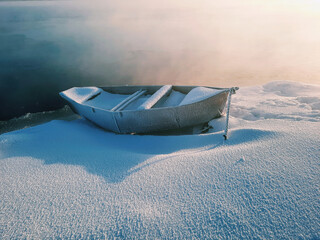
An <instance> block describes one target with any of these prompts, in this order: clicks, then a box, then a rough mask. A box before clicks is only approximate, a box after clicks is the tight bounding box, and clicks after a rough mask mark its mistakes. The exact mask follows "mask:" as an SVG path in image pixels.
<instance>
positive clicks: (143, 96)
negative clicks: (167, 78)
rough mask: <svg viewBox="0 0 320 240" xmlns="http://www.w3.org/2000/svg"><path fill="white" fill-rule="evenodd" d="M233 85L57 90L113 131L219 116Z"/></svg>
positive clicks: (76, 108) (183, 124) (182, 125)
mask: <svg viewBox="0 0 320 240" xmlns="http://www.w3.org/2000/svg"><path fill="white" fill-rule="evenodd" d="M235 90H236V89H235V88H213V87H196V86H172V85H165V86H113V87H101V88H98V87H73V88H70V89H68V90H66V91H63V92H61V93H60V95H61V96H62V97H63V98H64V99H66V100H67V101H68V103H69V105H70V106H71V108H72V109H73V111H74V112H76V113H78V114H79V115H81V116H82V117H84V118H86V119H88V120H90V121H91V122H93V123H95V124H96V125H98V126H100V127H102V128H104V129H106V130H109V131H113V132H116V133H148V132H156V131H164V130H171V129H179V128H185V127H191V126H195V125H199V124H203V123H206V122H208V121H210V120H211V119H213V118H217V117H220V116H221V114H222V112H223V109H224V107H225V105H226V101H227V98H228V94H231V93H234V92H235Z"/></svg>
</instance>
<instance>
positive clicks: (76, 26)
mask: <svg viewBox="0 0 320 240" xmlns="http://www.w3.org/2000/svg"><path fill="white" fill-rule="evenodd" d="M319 29H320V4H319V2H318V1H312V0H290V1H289V0H277V1H276V0H268V1H267V0H255V1H253V0H252V1H249V0H225V1H222V0H216V1H209V0H200V1H188V0H184V1H169V0H163V1H154V0H150V1H146V0H137V1H134V2H130V1H124V0H120V1H97V0H96V1H30V2H29V1H21V2H20V1H15V2H0V103H1V107H0V119H1V120H4V119H9V118H12V117H15V116H19V115H22V114H24V113H26V112H37V111H45V110H51V109H56V108H59V107H62V106H63V104H64V103H63V102H62V100H61V99H60V97H59V96H58V92H59V91H61V90H65V89H67V88H69V87H72V86H86V85H98V86H105V85H110V84H167V83H170V84H184V85H210V86H219V87H228V86H246V85H257V84H262V83H266V82H269V81H273V80H292V81H303V82H309V83H314V84H320V68H319V66H320V46H319V42H320V32H319Z"/></svg>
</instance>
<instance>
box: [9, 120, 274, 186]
mask: <svg viewBox="0 0 320 240" xmlns="http://www.w3.org/2000/svg"><path fill="white" fill-rule="evenodd" d="M15 133H16V134H17V138H16V139H15V140H14V144H11V145H10V144H9V145H8V148H10V147H11V148H14V151H12V152H14V156H16V157H17V156H19V157H21V156H29V157H32V158H37V159H41V160H43V161H44V163H45V164H68V165H77V166H82V167H84V168H85V169H86V170H87V171H88V172H90V173H92V174H96V175H99V176H102V177H104V178H105V180H106V181H107V182H121V181H123V180H124V179H125V178H126V177H128V176H129V175H131V174H133V173H135V172H137V171H140V170H141V169H143V168H145V167H148V166H151V165H154V164H157V163H159V162H162V161H170V159H171V158H174V157H177V156H180V155H187V154H197V153H199V154H200V153H201V152H204V151H212V150H214V149H216V148H221V147H225V148H230V147H232V146H234V145H239V144H248V143H249V142H252V141H257V142H259V141H261V139H265V138H269V137H270V136H271V135H274V134H275V133H273V132H271V131H264V130H259V129H234V130H232V132H231V134H230V139H228V140H227V141H225V140H224V139H223V136H222V132H216V133H209V134H197V135H178V136H177V135H170V136H163V135H161V136H155V135H122V134H115V133H112V132H107V131H104V130H102V129H100V128H97V127H96V126H94V125H93V124H92V123H90V122H88V121H86V120H84V119H78V120H74V121H70V122H69V121H52V122H50V123H47V124H43V125H40V126H37V127H34V128H29V129H24V130H19V131H16V132H15ZM5 135H6V134H5ZM5 135H3V136H5ZM14 135H15V134H13V137H14ZM7 152H11V151H10V149H9V151H7ZM160 155H161V156H160ZM155 156H157V158H155V159H157V160H155V161H151V162H150V161H148V160H150V159H151V158H153V157H155ZM159 156H160V158H159ZM162 156H163V157H162ZM6 157H13V156H12V154H8V156H6Z"/></svg>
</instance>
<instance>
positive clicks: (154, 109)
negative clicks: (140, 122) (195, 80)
mask: <svg viewBox="0 0 320 240" xmlns="http://www.w3.org/2000/svg"><path fill="white" fill-rule="evenodd" d="M140 86H141V87H148V86H149V87H161V86H163V85H128V86H121V85H115V86H108V87H99V88H101V89H102V90H103V91H106V90H104V88H113V87H114V88H117V87H123V88H124V87H140ZM175 86H177V85H173V87H175ZM177 87H190V88H195V87H200V86H180V85H178V86H177ZM201 87H207V86H201ZM207 88H211V89H217V90H224V91H222V92H220V93H218V94H215V95H213V96H211V97H207V98H205V99H202V100H200V101H197V102H193V103H188V104H184V105H177V106H169V107H159V108H150V109H132V110H121V111H111V110H110V109H105V108H100V107H93V106H90V105H87V104H86V103H85V102H84V103H78V102H76V101H74V102H76V103H77V104H80V105H82V106H86V107H88V108H92V109H98V110H101V111H104V112H110V113H123V112H130V113H132V112H142V111H149V112H151V111H159V110H162V109H173V108H174V109H177V108H180V107H185V106H189V105H193V104H198V103H201V102H204V101H206V100H208V99H211V98H213V97H216V96H219V95H220V94H222V93H225V92H229V90H230V88H215V87H207ZM106 92H107V91H106ZM109 93H110V92H109Z"/></svg>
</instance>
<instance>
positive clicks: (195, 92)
mask: <svg viewBox="0 0 320 240" xmlns="http://www.w3.org/2000/svg"><path fill="white" fill-rule="evenodd" d="M223 91H224V90H217V89H212V88H206V87H196V88H194V89H192V90H191V91H190V92H189V93H188V94H187V95H186V96H185V98H184V99H183V100H182V102H181V103H180V104H179V105H180V106H181V105H186V104H191V103H195V102H199V101H201V100H204V99H206V98H209V97H212V96H214V95H217V94H218V93H220V92H223Z"/></svg>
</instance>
